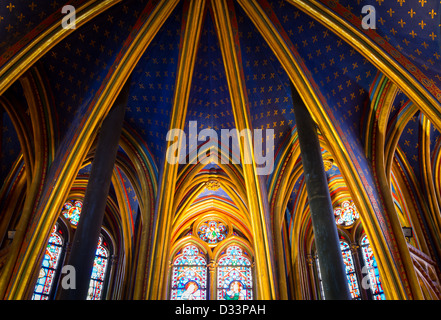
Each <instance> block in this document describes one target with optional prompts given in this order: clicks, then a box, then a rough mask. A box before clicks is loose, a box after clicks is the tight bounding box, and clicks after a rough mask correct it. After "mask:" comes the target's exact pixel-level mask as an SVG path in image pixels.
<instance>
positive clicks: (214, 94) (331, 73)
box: [0, 0, 441, 172]
mask: <svg viewBox="0 0 441 320" xmlns="http://www.w3.org/2000/svg"><path fill="white" fill-rule="evenodd" d="M34 2H35V1H34ZM34 2H29V1H17V0H15V1H12V0H11V1H10V3H11V4H12V5H15V8H12V11H10V9H9V8H7V7H6V5H7V4H9V3H7V4H6V3H2V4H1V5H0V16H1V17H2V18H3V19H2V18H0V39H1V42H0V53H1V52H2V50H5V48H7V47H8V45H11V44H12V43H15V42H17V39H19V38H20V36H21V35H23V34H25V33H27V32H29V30H31V29H32V28H33V27H35V26H36V25H38V23H40V22H41V21H42V19H44V17H45V16H47V15H49V14H50V13H53V12H56V11H57V10H59V8H60V7H61V3H57V2H56V1H53V2H50V1H47V2H44V3H45V4H44V5H43V4H41V3H40V2H41V1H39V2H38V3H37V6H36V7H34V9H31V7H30V6H31V4H32V3H34ZM268 2H269V3H270V6H271V8H272V10H273V11H274V13H275V15H276V17H277V19H278V20H279V21H280V25H281V26H282V28H283V29H284V30H285V32H286V33H287V35H288V37H289V39H290V41H291V42H292V43H293V44H294V46H295V48H296V49H297V50H298V53H299V54H300V56H301V57H302V60H303V62H304V64H305V65H306V67H307V68H308V69H309V70H310V72H311V74H312V77H313V79H314V81H315V82H316V83H317V85H318V86H319V88H320V90H321V91H322V93H323V96H324V97H325V99H326V102H327V104H328V106H329V112H330V113H332V116H333V117H334V118H335V120H336V121H337V123H338V127H339V128H340V130H341V132H342V133H343V134H344V135H345V138H346V139H347V141H348V143H349V145H350V146H351V147H352V148H353V150H354V152H355V154H356V155H357V156H358V157H363V154H364V150H363V148H364V143H365V141H363V139H364V138H363V133H362V132H361V128H362V124H363V115H364V114H365V113H366V110H367V108H368V107H369V105H370V101H369V88H370V86H371V84H372V81H373V79H374V77H375V76H376V74H377V70H376V68H375V67H374V66H373V65H372V64H371V63H370V62H368V61H367V60H366V59H365V58H364V57H363V56H362V55H361V54H359V53H358V52H357V51H356V50H355V49H353V48H352V47H351V46H349V45H348V44H347V43H345V42H344V41H343V40H341V39H340V38H339V37H338V36H337V35H335V34H333V33H332V32H331V31H329V30H327V29H326V28H325V27H324V26H322V25H321V24H320V23H319V22H317V21H315V20H313V19H312V18H310V17H309V16H307V15H306V14H304V13H302V12H301V11H299V10H298V9H296V8H295V7H294V6H292V5H290V4H288V3H287V2H285V1H268ZM146 3H147V1H139V0H127V1H123V2H121V3H119V4H117V5H115V6H114V7H112V8H110V9H108V10H107V11H106V12H104V13H102V14H100V15H99V16H97V17H96V18H94V19H93V20H92V21H90V22H88V23H87V24H86V25H84V26H82V27H81V28H78V30H75V32H73V33H72V34H71V35H70V36H68V37H67V38H66V39H64V40H63V41H61V42H60V43H59V44H57V45H56V46H55V47H54V48H53V49H52V50H51V51H50V52H48V53H47V54H46V55H45V56H44V57H43V58H42V59H41V60H40V61H39V64H40V66H42V68H43V70H44V71H45V73H46V75H47V81H48V82H49V84H50V87H51V89H52V94H53V97H54V98H53V104H54V108H55V109H56V114H57V117H58V119H57V122H58V127H59V132H58V133H57V134H58V137H59V140H60V141H61V140H62V139H63V138H65V137H66V135H67V134H68V132H69V130H70V132H73V131H74V129H75V128H76V127H77V126H78V124H79V122H80V120H81V117H82V115H83V114H84V112H85V109H86V108H87V107H88V103H89V102H90V101H91V99H92V97H93V95H94V93H95V92H96V90H97V89H98V88H99V87H100V86H101V85H102V80H103V78H104V76H105V75H106V74H107V72H108V71H109V68H110V67H111V66H112V63H113V62H114V60H115V58H116V54H117V53H118V52H119V50H120V48H121V47H122V44H123V42H124V40H125V39H126V38H127V37H128V35H129V32H130V31H131V30H132V27H133V26H134V24H135V22H136V18H137V17H138V15H139V12H141V11H142V10H143V8H144V6H145V5H146ZM339 3H340V4H342V5H344V6H345V7H346V8H348V9H349V10H350V11H351V12H353V13H354V14H355V15H357V16H360V12H361V8H362V6H363V5H365V4H372V5H374V6H375V7H376V9H377V20H378V21H377V32H378V33H379V34H380V35H382V36H383V37H384V38H385V39H386V40H387V41H389V42H390V43H391V44H392V45H393V46H395V47H396V48H397V49H398V50H399V51H400V52H401V53H402V54H404V55H405V56H406V57H408V59H409V60H410V61H412V62H413V63H414V64H415V66H416V67H417V68H419V69H420V70H421V71H422V72H423V73H425V74H426V75H427V76H428V77H430V78H431V79H432V80H433V81H434V83H435V84H436V85H437V86H438V87H441V79H440V76H441V67H440V65H441V64H440V59H441V55H440V52H439V50H440V49H439V47H438V45H437V41H438V39H439V37H440V32H439V19H440V15H441V14H439V13H438V14H434V13H433V11H432V9H433V10H434V12H439V10H438V1H428V2H426V3H425V4H424V6H422V5H421V3H418V2H417V1H403V2H401V1H387V2H385V1H384V0H377V1H351V0H340V1H339ZM182 8H183V2H182V1H181V2H180V4H179V5H178V6H177V7H176V9H175V10H174V12H173V13H172V15H171V16H170V17H169V19H168V20H167V21H166V22H165V24H164V25H163V27H162V28H161V30H160V31H159V33H158V34H157V36H156V37H155V39H154V40H153V42H152V43H151V44H150V46H149V47H148V48H147V50H146V51H145V53H144V54H143V56H142V58H141V59H140V61H139V62H138V63H137V65H136V66H135V69H134V72H133V75H132V79H131V88H130V99H129V103H128V107H127V112H126V118H125V122H126V124H125V125H126V126H128V127H131V128H132V129H133V130H135V131H136V132H137V133H138V134H139V136H140V137H141V138H142V139H143V140H144V141H145V143H146V145H147V146H148V148H149V150H150V151H151V153H152V154H153V158H154V160H155V162H156V165H157V166H158V167H160V164H161V163H162V162H163V161H164V154H165V151H166V150H165V147H166V139H165V136H166V133H167V131H168V130H169V129H170V128H169V126H170V116H171V111H172V104H173V97H174V89H175V88H174V86H175V79H176V71H177V64H178V60H179V45H180V41H181V26H182V23H183V21H182V20H183V17H182ZM234 9H235V12H236V16H237V22H238V31H239V40H240V50H241V58H242V68H243V71H244V77H245V85H246V93H247V95H248V99H249V114H250V119H251V121H252V126H253V128H261V129H274V138H275V148H274V150H275V153H277V151H278V150H279V149H280V148H281V146H283V144H284V143H285V142H286V139H287V138H288V137H289V135H290V134H291V132H292V130H293V129H294V127H295V118H294V114H293V109H292V100H291V93H290V86H289V78H288V76H287V74H286V72H285V71H284V69H283V68H282V66H281V65H280V63H279V62H278V60H277V58H276V57H275V55H274V54H273V53H272V51H271V50H270V48H269V47H268V45H267V44H266V43H265V41H264V40H263V38H262V36H261V35H260V34H259V32H258V31H257V29H256V28H255V27H254V25H253V23H252V22H251V21H250V20H249V18H248V17H247V16H246V14H245V13H244V12H243V10H242V9H241V8H240V6H239V5H238V4H236V3H235V4H234ZM32 10H34V11H32ZM411 12H414V13H413V14H411ZM431 12H432V14H431ZM43 13H44V14H43ZM20 14H22V15H23V16H25V17H26V22H27V25H29V26H27V25H23V24H21V23H20V21H19V20H20V19H24V18H20ZM421 22H423V23H421ZM8 25H11V26H12V28H8V29H9V30H8V29H7V27H8ZM14 32H16V34H14ZM415 33H416V34H417V36H415V35H414V34H415ZM178 98H179V97H178ZM407 101H408V98H407V97H406V96H405V95H404V94H403V93H399V94H398V95H397V98H396V100H395V102H394V108H393V110H392V112H391V116H390V119H392V120H393V119H394V117H395V116H396V115H397V114H398V112H399V111H400V108H401V107H402V106H403V105H404V104H405V103H406V102H407ZM189 121H197V122H198V130H201V129H205V128H213V129H215V130H216V131H217V132H218V134H219V136H220V133H219V132H220V130H221V129H222V128H226V129H231V128H235V127H236V125H235V122H234V117H233V112H232V107H231V102H230V96H229V92H228V85H227V80H226V76H225V66H224V63H223V61H222V55H221V52H220V48H219V41H218V38H217V33H216V30H215V26H214V22H213V18H212V17H211V14H210V10H207V11H206V14H205V19H204V24H203V29H202V34H201V38H200V41H199V44H198V52H197V59H196V66H195V70H194V76H193V81H192V86H191V92H190V100H189V105H188V110H187V116H186V125H185V127H184V129H185V131H186V133H187V134H188V123H189ZM418 125H419V122H418V121H416V122H413V121H411V122H410V123H409V124H408V128H406V130H405V132H403V137H402V138H401V139H400V144H399V145H400V148H402V149H403V150H404V152H405V154H406V157H407V158H408V159H409V161H410V162H411V161H412V159H413V158H414V156H415V155H416V156H418V153H417V150H418V149H417V148H415V145H416V144H417V143H418ZM4 128H6V129H4ZM3 130H4V131H6V132H8V130H9V132H10V131H14V130H13V129H12V128H10V124H9V123H8V119H7V117H5V116H4V117H3ZM9 132H8V134H11V135H13V132H12V133H9ZM410 132H413V133H410ZM69 137H70V136H69V135H67V138H69ZM437 137H438V132H437V131H434V134H433V141H435V140H436V139H437ZM2 139H7V136H6V135H2ZM11 139H16V138H15V137H14V136H11ZM406 141H409V146H408V145H407V142H406ZM4 143H6V141H5V142H4ZM4 143H3V142H2V155H3V158H2V159H6V158H7V154H6V153H8V152H7V149H6V152H5V151H4V150H3V145H4ZM201 143H202V142H201ZM15 157H16V155H15ZM3 161H6V162H10V161H12V160H11V159H9V160H8V159H6V160H2V167H3V166H4V165H3ZM414 169H415V170H419V167H418V165H417V164H416V165H415V166H414ZM363 170H366V172H367V171H369V170H368V169H367V168H363Z"/></svg>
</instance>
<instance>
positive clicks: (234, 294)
mask: <svg viewBox="0 0 441 320" xmlns="http://www.w3.org/2000/svg"><path fill="white" fill-rule="evenodd" d="M218 265H219V266H218V269H217V299H218V300H252V299H253V291H252V287H253V283H252V279H253V277H252V272H251V261H250V259H249V257H248V256H247V253H246V252H245V251H243V250H242V248H240V247H239V246H237V245H232V246H229V247H228V248H227V250H226V251H225V252H224V253H223V254H222V255H221V257H220V259H219V261H218Z"/></svg>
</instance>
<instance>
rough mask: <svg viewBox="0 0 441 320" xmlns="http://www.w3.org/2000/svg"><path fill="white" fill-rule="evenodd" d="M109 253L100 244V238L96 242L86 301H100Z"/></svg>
mask: <svg viewBox="0 0 441 320" xmlns="http://www.w3.org/2000/svg"><path fill="white" fill-rule="evenodd" d="M108 259H109V252H108V250H107V249H106V248H105V247H104V246H103V244H102V238H101V237H100V239H99V241H98V246H97V249H96V253H95V259H94V261H93V268H92V275H91V276H90V284H89V291H88V294H87V300H100V299H101V296H102V291H103V285H104V280H105V276H106V271H107V263H108Z"/></svg>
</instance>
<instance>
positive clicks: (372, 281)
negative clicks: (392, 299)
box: [361, 235, 386, 300]
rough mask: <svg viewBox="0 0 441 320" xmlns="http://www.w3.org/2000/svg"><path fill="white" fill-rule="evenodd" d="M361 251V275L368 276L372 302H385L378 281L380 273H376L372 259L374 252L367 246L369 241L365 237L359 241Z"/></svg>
mask: <svg viewBox="0 0 441 320" xmlns="http://www.w3.org/2000/svg"><path fill="white" fill-rule="evenodd" d="M361 251H362V254H363V260H364V268H363V273H366V272H367V274H368V276H369V288H370V290H371V292H372V296H373V298H374V300H386V296H385V295H384V291H383V287H382V285H381V281H380V273H379V272H378V266H377V261H376V260H375V257H374V252H373V251H372V248H371V246H370V244H369V240H368V238H367V236H366V235H365V236H364V237H363V239H361Z"/></svg>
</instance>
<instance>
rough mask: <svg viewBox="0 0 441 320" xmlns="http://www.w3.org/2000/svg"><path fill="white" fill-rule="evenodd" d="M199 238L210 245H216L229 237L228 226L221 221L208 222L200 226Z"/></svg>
mask: <svg viewBox="0 0 441 320" xmlns="http://www.w3.org/2000/svg"><path fill="white" fill-rule="evenodd" d="M198 236H199V238H201V240H202V241H205V242H207V243H208V244H216V243H218V242H220V241H222V240H224V239H225V238H226V237H227V226H226V225H225V224H224V223H223V222H222V221H219V220H208V221H205V222H203V223H201V224H200V225H199V229H198Z"/></svg>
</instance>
